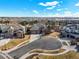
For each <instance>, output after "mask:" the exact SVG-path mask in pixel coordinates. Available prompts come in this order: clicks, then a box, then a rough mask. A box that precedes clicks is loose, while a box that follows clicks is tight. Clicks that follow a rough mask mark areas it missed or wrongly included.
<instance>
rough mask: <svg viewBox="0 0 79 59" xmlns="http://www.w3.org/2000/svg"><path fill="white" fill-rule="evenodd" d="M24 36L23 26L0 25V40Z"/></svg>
mask: <svg viewBox="0 0 79 59" xmlns="http://www.w3.org/2000/svg"><path fill="white" fill-rule="evenodd" d="M24 34H25V29H24V27H23V26H20V25H12V24H8V25H6V24H0V38H24Z"/></svg>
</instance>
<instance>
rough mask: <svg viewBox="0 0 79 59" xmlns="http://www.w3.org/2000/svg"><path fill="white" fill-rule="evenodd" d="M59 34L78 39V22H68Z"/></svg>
mask: <svg viewBox="0 0 79 59" xmlns="http://www.w3.org/2000/svg"><path fill="white" fill-rule="evenodd" d="M61 36H64V37H68V38H75V39H79V24H69V25H67V26H64V27H63V29H62V30H61Z"/></svg>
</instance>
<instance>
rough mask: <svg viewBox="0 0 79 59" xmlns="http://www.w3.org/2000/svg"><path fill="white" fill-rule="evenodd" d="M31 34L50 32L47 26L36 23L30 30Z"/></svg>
mask: <svg viewBox="0 0 79 59" xmlns="http://www.w3.org/2000/svg"><path fill="white" fill-rule="evenodd" d="M30 32H31V34H45V33H46V32H48V29H47V26H46V25H45V24H42V23H36V24H34V25H32V27H31V29H30Z"/></svg>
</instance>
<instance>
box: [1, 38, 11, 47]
mask: <svg viewBox="0 0 79 59" xmlns="http://www.w3.org/2000/svg"><path fill="white" fill-rule="evenodd" d="M9 41H10V39H2V40H0V46H3V45H5V44H7V43H8V42H9Z"/></svg>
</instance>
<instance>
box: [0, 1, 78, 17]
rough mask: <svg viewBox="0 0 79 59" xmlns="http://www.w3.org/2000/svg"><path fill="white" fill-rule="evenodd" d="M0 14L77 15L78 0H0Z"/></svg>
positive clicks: (12, 15)
mask: <svg viewBox="0 0 79 59" xmlns="http://www.w3.org/2000/svg"><path fill="white" fill-rule="evenodd" d="M0 16H11V17H17V16H18V17H23V16H24V17H30V16H31V17H34V16H36V17H37V16H38V17H40V16H42V17H43V16H45V17H54V16H55V17H56V16H57V17H61V16H69V17H70V16H79V0H0Z"/></svg>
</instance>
